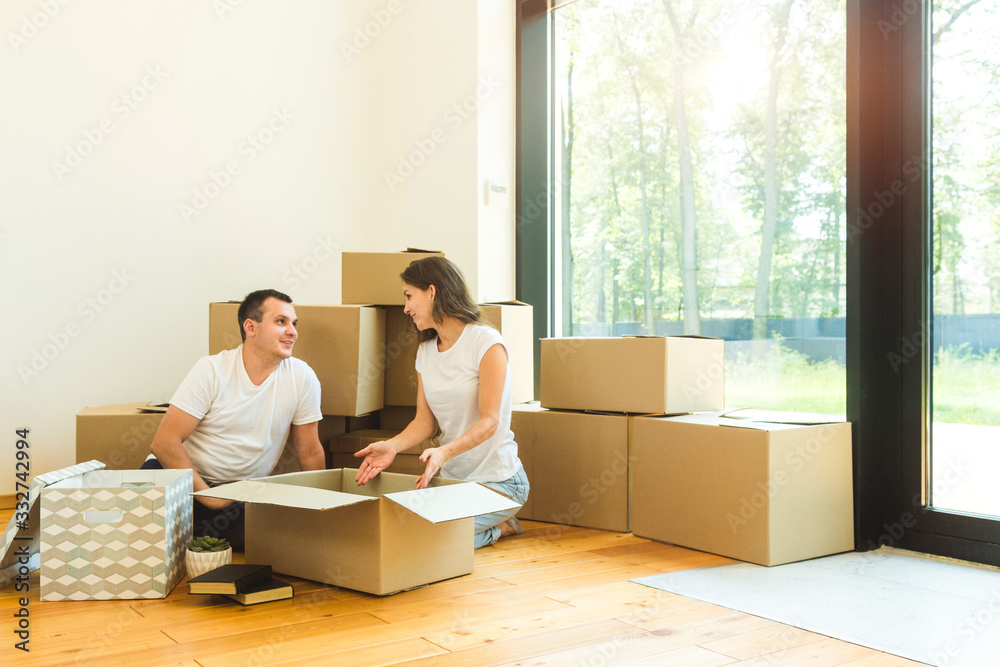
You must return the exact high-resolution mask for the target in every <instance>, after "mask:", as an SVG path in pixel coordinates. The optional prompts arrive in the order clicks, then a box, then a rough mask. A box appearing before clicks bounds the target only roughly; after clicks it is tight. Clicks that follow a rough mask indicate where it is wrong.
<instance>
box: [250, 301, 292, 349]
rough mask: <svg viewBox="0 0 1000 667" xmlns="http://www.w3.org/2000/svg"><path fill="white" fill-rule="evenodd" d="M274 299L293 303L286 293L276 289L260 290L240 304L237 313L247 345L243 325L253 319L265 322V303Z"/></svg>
mask: <svg viewBox="0 0 1000 667" xmlns="http://www.w3.org/2000/svg"><path fill="white" fill-rule="evenodd" d="M271 297H274V298H275V299H277V300H278V301H284V302H285V303H291V302H292V297H290V296H288V295H287V294H285V293H284V292H279V291H278V290H275V289H259V290H257V291H256V292H250V293H249V294H247V295H246V297H244V299H243V303H241V304H240V309H239V311H237V313H236V317H237V319H238V320H239V322H240V338H242V339H243V342H244V343H245V342H246V340H247V332H246V329H244V328H243V323H244V322H246V321H247V319H251V320H253V321H254V322H261V321H263V320H264V302H265V301H267V300H268V299H270V298H271Z"/></svg>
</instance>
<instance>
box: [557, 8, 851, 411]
mask: <svg viewBox="0 0 1000 667" xmlns="http://www.w3.org/2000/svg"><path fill="white" fill-rule="evenodd" d="M845 19H846V10H845V5H844V3H843V2H839V1H837V0H808V1H807V0H747V1H745V2H737V3H734V2H728V1H723V0H719V1H715V2H713V1H689V0H684V1H679V0H613V1H612V0H577V1H576V2H572V3H569V4H567V5H565V6H563V7H562V8H560V9H558V10H556V11H555V12H554V13H553V16H552V20H553V30H552V33H551V43H552V53H553V54H554V62H553V64H552V67H551V70H550V71H551V79H550V90H551V93H552V97H551V101H550V104H549V109H550V141H551V145H552V152H551V156H550V171H549V177H550V181H551V184H552V185H551V189H550V193H551V198H550V206H551V207H552V212H553V215H552V220H553V223H554V229H555V230H556V232H555V233H554V237H553V246H554V250H553V252H552V254H551V256H550V260H549V261H550V264H551V267H550V269H551V270H550V274H549V275H550V276H551V277H552V282H553V287H554V289H553V293H554V299H553V302H552V310H553V319H554V322H553V329H554V331H553V333H555V334H556V335H563V336H612V335H620V334H660V335H663V334H668V335H670V334H682V333H686V334H703V335H708V336H716V337H720V338H723V339H725V340H726V350H727V360H726V385H727V396H726V403H727V405H728V406H729V407H741V406H753V407H761V408H773V409H792V410H805V411H814V412H827V413H835V414H843V413H844V410H845V372H844V364H845V342H844V341H845V299H846V291H845V281H846V278H845V276H846V267H845V245H846V241H847V224H846V211H845V182H846V179H845V142H846V124H845V68H846V63H845V53H846V47H845V39H846V38H845V24H846V20H845Z"/></svg>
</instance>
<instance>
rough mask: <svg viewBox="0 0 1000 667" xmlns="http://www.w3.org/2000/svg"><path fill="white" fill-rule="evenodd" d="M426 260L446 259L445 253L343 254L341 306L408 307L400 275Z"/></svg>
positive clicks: (411, 251)
mask: <svg viewBox="0 0 1000 667" xmlns="http://www.w3.org/2000/svg"><path fill="white" fill-rule="evenodd" d="M424 257H444V253H443V252H439V251H436V250H418V249H416V248H408V249H406V250H405V251H403V252H345V253H341V255H340V267H341V272H340V285H341V288H340V291H341V299H340V301H341V303H353V304H375V305H378V306H404V305H406V299H405V298H404V297H403V281H402V280H400V278H399V274H400V273H402V272H403V270H404V269H406V267H408V266H409V265H410V262H412V261H414V260H417V259H423V258H424Z"/></svg>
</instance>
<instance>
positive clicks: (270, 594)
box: [188, 564, 294, 605]
mask: <svg viewBox="0 0 1000 667" xmlns="http://www.w3.org/2000/svg"><path fill="white" fill-rule="evenodd" d="M188 586H189V587H190V592H191V593H193V594H195V595H225V596H228V597H230V598H232V599H233V600H236V601H237V602H239V603H240V604H244V605H247V604H258V603H260V602H270V601H271V600H284V599H286V598H290V597H292V596H293V595H294V590H293V589H292V586H291V584H288V583H285V582H284V581H282V580H280V579H275V578H274V576H273V575H272V574H271V566H270V565H249V564H230V565H223V566H222V567H217V568H215V569H214V570H209V571H208V572H206V573H205V574H200V575H198V576H197V577H192V578H191V579H189V580H188Z"/></svg>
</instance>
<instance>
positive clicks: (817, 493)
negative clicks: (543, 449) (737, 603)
mask: <svg viewBox="0 0 1000 667" xmlns="http://www.w3.org/2000/svg"><path fill="white" fill-rule="evenodd" d="M632 469H633V471H634V472H633V491H634V496H633V499H634V502H633V506H632V527H633V532H634V533H635V534H636V535H637V536H640V537H647V538H650V539H654V540H659V541H661V542H669V543H671V544H677V545H680V546H683V547H689V548H692V549H698V550H699V551H707V552H710V553H714V554H719V555H722V556H728V557H730V558H736V559H739V560H744V561H749V562H751V563H758V564H760V565H780V564H782V563H790V562H793V561H798V560H804V559H807V558H815V557H817V556H826V555H828V554H835V553H840V552H843V551H851V550H853V549H854V519H853V492H852V470H851V425H850V424H849V423H844V422H841V423H832V424H811V425H807V424H789V423H774V422H767V421H757V420H753V419H732V418H727V417H725V416H721V415H720V414H705V415H686V416H681V417H668V418H645V417H643V418H637V419H636V420H635V424H634V431H633V466H632Z"/></svg>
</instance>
